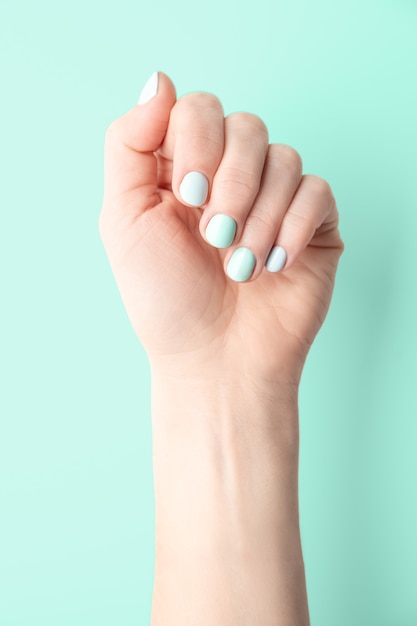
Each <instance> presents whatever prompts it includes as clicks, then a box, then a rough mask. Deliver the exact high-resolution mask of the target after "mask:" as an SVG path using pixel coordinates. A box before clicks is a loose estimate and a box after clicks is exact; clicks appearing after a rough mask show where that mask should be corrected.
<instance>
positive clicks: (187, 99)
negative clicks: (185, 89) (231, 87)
mask: <svg viewBox="0 0 417 626" xmlns="http://www.w3.org/2000/svg"><path fill="white" fill-rule="evenodd" d="M184 109H185V110H186V111H187V112H188V113H191V114H195V115H201V111H202V110H204V111H207V110H211V111H213V112H215V113H219V112H221V114H222V115H223V106H222V103H221V102H220V100H219V99H218V97H217V96H215V95H214V94H211V93H205V92H195V93H190V94H186V95H185V96H182V98H180V99H179V100H178V102H177V104H176V105H175V107H174V110H175V113H176V114H177V115H178V114H179V113H180V112H181V114H182V113H183V111H184Z"/></svg>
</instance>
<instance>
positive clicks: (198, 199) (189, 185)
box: [180, 172, 208, 206]
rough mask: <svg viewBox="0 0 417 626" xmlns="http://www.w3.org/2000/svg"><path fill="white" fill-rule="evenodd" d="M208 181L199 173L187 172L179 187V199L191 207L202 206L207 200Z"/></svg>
mask: <svg viewBox="0 0 417 626" xmlns="http://www.w3.org/2000/svg"><path fill="white" fill-rule="evenodd" d="M207 194H208V180H207V178H206V177H205V176H204V174H202V173H201V172H188V174H186V175H185V176H184V178H183V179H182V183H181V185H180V195H181V198H182V199H183V200H184V202H186V203H187V204H191V205H192V206H202V205H203V204H204V203H205V201H206V200H207Z"/></svg>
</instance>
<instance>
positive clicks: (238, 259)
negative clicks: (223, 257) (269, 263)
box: [226, 248, 256, 283]
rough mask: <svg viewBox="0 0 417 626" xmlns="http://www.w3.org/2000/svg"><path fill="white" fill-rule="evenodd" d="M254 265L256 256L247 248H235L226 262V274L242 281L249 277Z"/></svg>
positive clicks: (237, 280) (239, 281)
mask: <svg viewBox="0 0 417 626" xmlns="http://www.w3.org/2000/svg"><path fill="white" fill-rule="evenodd" d="M255 265H256V257H255V255H254V254H253V252H252V251H251V250H249V248H237V249H236V250H235V251H234V252H233V254H232V256H231V257H230V260H229V263H228V264H227V268H226V274H227V275H228V277H229V278H231V279H232V280H235V281H236V282H238V283H242V282H244V281H245V280H248V278H250V277H251V275H252V272H253V269H254V267H255Z"/></svg>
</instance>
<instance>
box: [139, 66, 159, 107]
mask: <svg viewBox="0 0 417 626" xmlns="http://www.w3.org/2000/svg"><path fill="white" fill-rule="evenodd" d="M157 92H158V72H154V73H153V74H152V76H151V77H150V78H149V80H148V82H147V83H146V85H145V86H144V88H143V89H142V91H141V94H140V96H139V100H138V104H146V103H147V102H149V100H152V98H153V97H154V96H156V94H157Z"/></svg>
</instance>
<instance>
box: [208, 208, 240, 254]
mask: <svg viewBox="0 0 417 626" xmlns="http://www.w3.org/2000/svg"><path fill="white" fill-rule="evenodd" d="M236 226H237V224H236V222H235V220H234V219H233V218H232V217H230V216H229V215H223V213H217V215H214V216H213V217H212V218H211V220H210V221H209V223H208V224H207V228H206V239H207V241H208V242H209V243H210V244H211V245H212V246H214V247H215V248H228V247H229V246H230V245H231V243H232V242H233V239H234V238H235V234H236Z"/></svg>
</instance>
